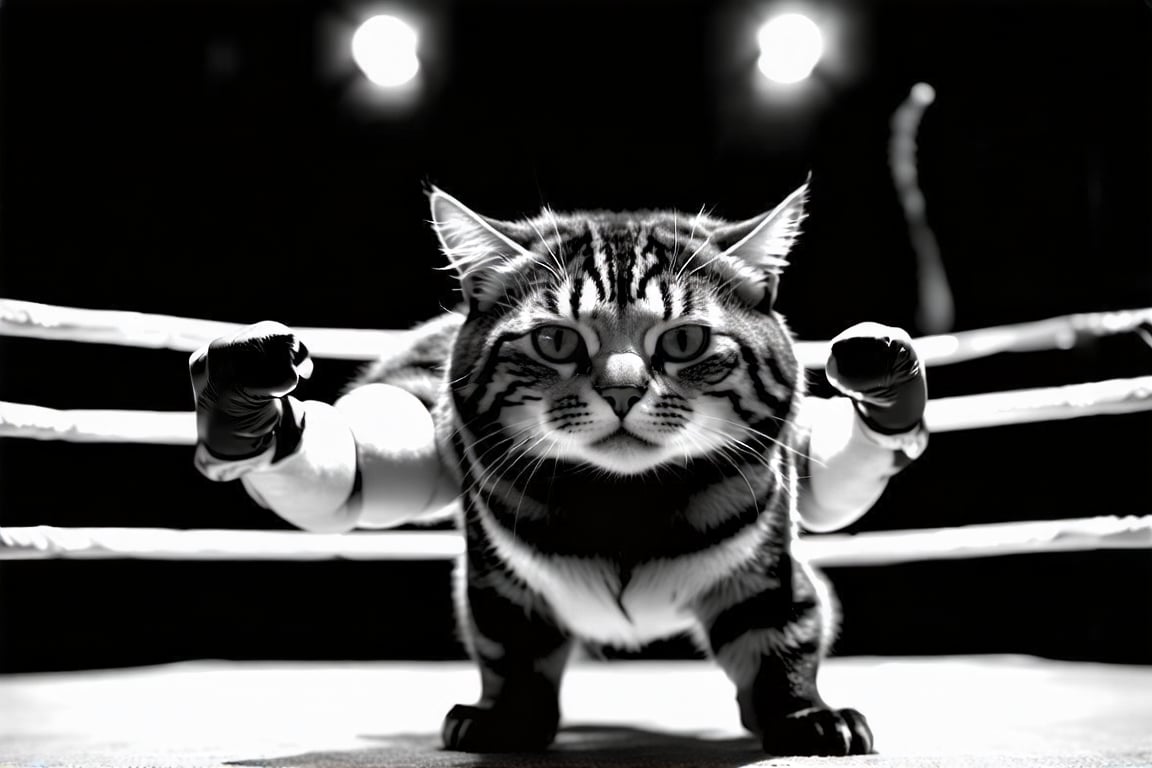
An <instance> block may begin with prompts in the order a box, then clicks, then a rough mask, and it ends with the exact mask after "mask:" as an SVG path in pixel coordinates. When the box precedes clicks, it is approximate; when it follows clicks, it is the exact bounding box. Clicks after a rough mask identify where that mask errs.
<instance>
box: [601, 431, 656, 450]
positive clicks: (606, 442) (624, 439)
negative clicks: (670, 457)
mask: <svg viewBox="0 0 1152 768" xmlns="http://www.w3.org/2000/svg"><path fill="white" fill-rule="evenodd" d="M592 447H593V448H597V449H600V450H609V451H613V450H615V451H635V450H647V449H650V448H658V447H659V446H657V445H656V444H655V443H652V442H649V441H648V440H645V439H644V438H642V437H638V436H637V435H634V434H632V433H631V432H629V431H628V430H627V429H625V428H624V427H620V428H619V429H617V430H616V431H615V432H613V433H612V434H610V435H608V436H607V437H602V438H600V439H599V440H597V441H596V442H594V443H592Z"/></svg>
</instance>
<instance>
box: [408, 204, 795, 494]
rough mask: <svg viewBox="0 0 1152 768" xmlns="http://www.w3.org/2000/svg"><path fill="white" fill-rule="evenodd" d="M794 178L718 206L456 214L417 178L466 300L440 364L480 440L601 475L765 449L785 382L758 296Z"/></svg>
mask: <svg viewBox="0 0 1152 768" xmlns="http://www.w3.org/2000/svg"><path fill="white" fill-rule="evenodd" d="M806 195H807V185H805V186H802V187H800V188H799V189H797V190H796V191H795V192H793V193H792V194H791V195H789V196H788V197H787V198H786V199H785V200H784V201H783V202H782V203H780V205H778V206H777V207H776V208H775V209H773V210H772V211H770V212H768V213H765V214H762V215H760V216H757V217H754V218H752V219H750V220H748V221H743V222H738V223H728V222H724V221H721V220H719V219H716V218H714V217H711V216H707V215H704V214H695V215H693V214H688V215H686V214H683V213H677V212H639V213H607V212H578V213H569V214H556V213H552V212H551V211H549V210H547V209H546V210H544V211H543V212H542V213H541V214H540V215H539V216H537V217H535V218H533V219H528V220H522V221H514V222H510V221H497V220H493V219H490V218H486V217H483V216H481V215H479V214H477V213H474V212H473V211H471V210H470V209H468V208H467V207H466V206H464V205H463V204H462V203H461V202H460V201H458V200H456V199H455V198H453V197H451V196H450V195H447V194H445V193H444V192H442V191H440V190H438V189H434V190H433V191H432V194H431V205H432V218H433V224H434V226H435V229H436V232H437V234H438V235H439V237H440V241H441V244H442V246H443V249H444V252H445V254H446V255H447V257H448V261H449V263H450V264H451V266H452V267H453V268H454V269H455V271H456V273H457V274H458V276H459V278H460V282H461V287H462V290H463V293H464V296H465V299H466V301H467V303H468V317H467V320H466V322H465V323H464V326H463V327H462V329H461V330H460V333H459V335H458V337H457V341H456V345H455V348H454V350H453V353H452V361H451V366H450V381H451V387H452V394H453V398H454V401H455V404H456V408H457V410H458V411H459V415H460V419H461V424H462V429H463V431H464V434H465V436H466V437H467V438H470V439H471V440H472V442H473V443H474V444H479V443H481V442H482V443H483V444H484V446H483V447H484V450H485V451H487V452H489V454H488V456H487V457H486V458H485V459H482V463H485V464H492V463H494V457H495V456H500V457H506V456H520V457H521V458H524V457H527V458H539V459H540V460H541V461H546V460H548V459H556V460H559V461H562V462H573V463H577V464H582V465H585V466H591V467H596V468H599V469H601V470H604V471H606V472H609V473H612V474H616V475H637V474H640V473H643V472H647V471H649V470H652V469H654V468H656V467H658V466H661V465H665V464H677V463H679V464H684V463H686V462H688V461H689V460H691V459H694V458H700V457H708V458H714V459H715V460H717V461H724V459H725V457H726V456H727V457H728V458H737V457H739V455H740V454H744V457H743V458H745V459H747V458H749V456H748V454H750V453H755V454H758V455H761V456H767V455H768V454H769V452H770V451H772V450H774V447H773V446H774V445H775V444H776V442H777V438H778V436H779V435H780V432H781V430H782V429H783V428H784V425H785V424H786V423H787V419H788V418H789V414H790V413H791V411H792V408H793V405H794V403H795V399H796V396H797V393H798V392H799V391H800V390H801V389H802V387H803V373H802V369H801V367H800V366H799V364H798V363H797V360H796V356H795V354H794V351H793V346H792V340H791V337H790V334H789V332H788V329H787V327H786V326H785V324H784V321H783V319H782V318H781V317H780V316H779V315H778V314H777V313H776V312H774V311H773V309H772V305H773V301H774V299H775V295H776V288H777V282H778V280H779V277H780V274H781V271H782V269H783V267H784V266H785V264H786V256H787V254H788V252H789V250H790V249H791V247H792V244H793V241H794V240H795V238H796V236H797V234H798V232H799V224H800V221H801V220H802V219H803V217H804V204H805V198H806Z"/></svg>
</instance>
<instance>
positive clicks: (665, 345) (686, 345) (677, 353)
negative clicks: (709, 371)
mask: <svg viewBox="0 0 1152 768" xmlns="http://www.w3.org/2000/svg"><path fill="white" fill-rule="evenodd" d="M710 338H711V333H710V332H709V330H708V326H706V325H679V326H676V327H675V328H672V329H670V330H667V331H664V333H663V334H661V335H660V341H659V342H657V348H658V349H659V351H660V354H661V355H663V356H664V359H666V360H671V361H672V362H674V363H683V362H685V361H688V360H691V359H692V358H694V357H699V356H700V355H701V354H703V352H704V350H706V349H708V341H709V339H710Z"/></svg>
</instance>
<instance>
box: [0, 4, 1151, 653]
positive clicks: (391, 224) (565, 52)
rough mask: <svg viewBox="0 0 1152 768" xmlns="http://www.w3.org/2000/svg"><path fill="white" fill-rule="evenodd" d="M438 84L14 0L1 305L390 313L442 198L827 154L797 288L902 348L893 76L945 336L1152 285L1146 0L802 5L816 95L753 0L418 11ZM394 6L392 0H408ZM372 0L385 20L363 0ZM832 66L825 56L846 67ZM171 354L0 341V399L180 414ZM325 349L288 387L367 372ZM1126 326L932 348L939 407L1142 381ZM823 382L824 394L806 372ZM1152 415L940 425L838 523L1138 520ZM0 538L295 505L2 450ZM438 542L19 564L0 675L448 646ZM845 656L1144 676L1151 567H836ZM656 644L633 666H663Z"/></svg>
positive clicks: (332, 17) (168, 21) (536, 195)
mask: <svg viewBox="0 0 1152 768" xmlns="http://www.w3.org/2000/svg"><path fill="white" fill-rule="evenodd" d="M409 5H410V6H412V7H411V8H409V9H408V10H409V11H410V15H413V17H414V18H415V19H416V20H417V21H419V22H420V23H421V24H422V25H423V27H424V30H423V37H422V49H421V57H422V63H423V90H422V93H421V94H420V98H419V99H418V100H417V101H416V102H414V103H413V104H412V105H410V107H409V108H408V109H406V110H398V109H385V108H383V107H382V106H381V105H380V104H378V103H374V102H373V101H372V100H371V99H370V98H367V97H366V94H367V89H366V88H365V87H364V84H363V82H362V78H361V77H360V76H359V75H358V73H357V72H355V71H353V69H351V68H350V66H346V62H342V60H341V59H342V57H341V56H340V55H339V53H340V51H342V50H345V48H346V45H347V36H348V35H349V34H350V32H351V30H352V28H353V27H354V26H355V23H356V22H357V21H358V20H359V19H361V18H364V17H365V16H366V15H368V14H369V12H370V11H373V10H377V9H376V8H375V7H373V6H371V5H356V4H352V3H344V4H341V3H336V2H331V3H323V2H315V3H304V2H295V1H294V2H255V1H253V0H247V1H246V2H238V1H237V0H230V1H229V2H223V1H221V2H215V1H213V2H209V1H208V0H203V1H198V2H189V1H184V0H180V1H166V2H155V1H154V0H153V1H151V2H143V1H137V2H125V1H117V2H112V1H110V0H85V1H84V2H71V3H67V2H54V1H50V0H24V1H19V0H7V1H6V2H5V3H4V4H3V5H2V6H0V110H2V115H0V171H2V173H0V295H3V296H4V297H7V298H14V299H22V300H28V301H38V302H46V303H50V304H62V305H69V306H77V307H90V308H105V309H124V310H138V311H143V312H157V313H165V314H173V315H184V316H190V317H203V318H211V319H219V320H230V321H237V322H253V321H256V320H260V319H264V318H275V319H278V320H281V321H283V322H285V323H288V324H290V325H297V326H309V325H316V326H334V327H365V328H369V327H378V328H400V327H405V326H407V325H409V324H411V323H413V322H415V321H417V320H421V319H424V318H427V317H430V316H432V315H433V314H435V313H437V312H438V311H439V308H440V307H441V306H447V305H449V304H450V303H451V302H452V301H453V285H452V281H451V279H450V277H449V276H448V275H447V274H446V273H444V272H440V271H436V270H435V269H434V267H437V266H439V265H440V260H439V256H438V252H437V249H436V245H435V241H434V238H433V237H432V235H431V233H430V232H429V230H428V228H427V225H426V219H427V217H428V214H427V211H426V207H425V206H426V200H425V197H424V193H423V184H424V183H425V182H432V183H436V184H438V185H440V186H442V187H444V188H445V189H446V190H448V191H449V192H451V193H453V194H454V195H456V196H458V197H460V198H462V199H463V200H464V201H465V202H467V203H468V204H470V205H471V206H472V207H474V208H476V209H478V210H480V211H482V212H485V213H488V214H491V215H495V216H506V217H512V216H517V215H521V214H526V213H531V212H534V211H535V210H537V209H538V208H539V206H540V205H541V204H542V203H547V204H549V205H551V206H553V207H554V208H557V209H561V210H562V209H572V208H580V207H605V208H621V209H628V208H644V207H646V208H655V207H677V208H680V209H683V210H689V211H693V212H694V211H696V210H698V209H699V208H700V206H701V205H702V204H704V205H708V206H710V207H712V208H713V209H714V211H715V213H716V214H718V215H722V216H726V217H732V218H737V217H745V216H750V215H752V214H754V213H757V212H759V211H761V210H765V209H767V208H769V207H771V206H772V205H774V204H775V203H776V202H777V201H778V200H779V199H780V198H781V197H782V196H783V195H784V194H785V193H786V192H788V191H790V190H791V189H793V188H794V187H795V186H797V185H798V184H799V183H800V182H801V181H802V180H803V179H804V176H805V174H806V173H807V172H808V171H809V170H811V172H812V173H813V182H812V184H813V187H812V198H811V207H810V212H811V216H810V218H809V220H808V223H807V229H806V234H805V237H804V238H803V239H802V242H801V244H800V245H799V246H798V248H797V250H796V252H795V253H794V257H793V266H792V267H791V268H790V271H789V274H788V275H787V277H786V280H785V282H784V286H783V290H782V294H781V300H780V307H781V309H782V310H783V311H784V312H785V313H786V314H787V315H788V316H789V318H790V320H791V322H792V325H793V327H794V329H795V330H796V331H797V333H798V335H799V336H800V337H801V338H810V339H816V338H827V337H830V336H832V335H834V334H835V333H837V332H839V331H840V330H843V329H844V328H846V327H847V326H848V325H850V324H852V323H854V322H858V321H861V320H866V319H867V320H876V321H880V322H886V323H893V324H899V325H903V326H905V327H907V328H909V329H910V330H912V331H913V332H917V330H918V329H916V327H915V323H914V318H915V310H916V302H915V277H914V275H915V272H914V261H913V258H914V256H913V252H912V250H911V247H910V245H909V241H908V236H907V229H906V224H905V221H904V219H903V217H902V213H901V209H900V207H899V205H898V201H897V197H896V194H895V191H894V188H893V185H892V182H891V177H890V172H889V168H888V160H887V148H888V135H889V119H890V116H891V114H892V112H893V110H894V109H895V108H896V106H897V105H898V104H899V103H900V102H901V101H902V100H903V99H904V97H905V95H906V94H907V92H908V89H909V88H910V87H911V86H912V85H913V84H914V83H915V82H918V81H926V82H929V83H931V84H932V85H933V86H934V87H935V88H936V89H937V92H938V99H937V102H936V103H935V104H934V105H933V106H931V107H930V108H929V109H928V112H927V114H926V116H925V119H924V123H923V126H922V129H921V133H920V172H921V176H922V183H923V187H924V190H925V195H926V198H927V201H928V215H929V220H930V223H931V225H932V226H933V228H934V230H935V233H936V236H937V238H938V240H939V242H940V245H941V249H942V252H943V258H944V261H945V265H946V268H947V271H948V275H949V278H950V280H951V284H952V288H953V291H954V294H955V298H956V310H957V311H956V328H957V329H970V328H979V327H984V326H989V325H996V324H1002V323H1012V322H1019V321H1026V320H1034V319H1041V318H1044V317H1048V316H1052V315H1058V314H1065V313H1072V312H1085V311H1096V310H1107V309H1120V308H1129V307H1139V306H1146V305H1149V304H1152V301H1150V300H1149V293H1150V289H1152V263H1150V260H1149V246H1150V242H1149V240H1150V236H1152V225H1150V224H1149V220H1150V219H1149V211H1150V210H1152V151H1150V138H1149V137H1152V119H1150V110H1149V107H1150V105H1152V35H1150V32H1152V9H1150V8H1149V7H1148V6H1147V5H1146V4H1144V3H1143V2H1140V1H1139V0H1123V1H1121V0H1107V1H1105V0H1083V1H1082V2H1064V3H1054V2H1045V3H1041V2H1032V1H1029V0H1017V1H1016V2H997V3H992V2H933V3H920V2H894V1H893V2H879V1H878V2H873V3H857V4H851V3H826V2H825V3H822V2H818V1H817V0H813V1H812V2H811V3H810V5H809V6H808V7H809V8H811V9H814V12H819V13H824V14H826V15H829V16H831V17H837V16H838V17H839V18H842V19H844V23H843V24H842V28H841V34H840V35H839V36H838V41H837V43H836V46H834V50H833V62H834V63H835V62H836V61H838V62H839V63H838V64H837V65H836V66H830V67H829V68H828V69H827V70H826V71H823V72H821V71H818V73H817V74H818V76H817V78H816V79H815V80H814V81H813V82H811V83H810V84H809V86H808V91H807V97H806V98H803V99H793V98H783V97H782V96H781V94H780V93H779V92H768V91H766V89H765V88H763V87H761V85H760V76H759V74H758V73H757V72H756V70H755V56H756V52H755V32H756V28H757V26H758V25H759V23H760V22H761V21H762V20H763V19H764V18H766V17H767V16H768V14H769V12H770V11H771V10H772V9H773V7H774V6H772V5H771V4H769V3H741V2H705V1H703V0H699V1H696V2H656V1H655V0H651V1H638V0H631V1H628V2H624V1H621V0H614V1H613V2H579V3H576V2H548V3H534V2H455V3H451V2H439V3H428V2H421V3H419V4H417V3H415V2H413V3H410V4H409ZM395 9H396V10H404V9H403V7H402V6H399V5H397V6H395ZM382 10H387V9H382ZM837 57H839V58H838V59H837ZM186 359H187V355H186V354H184V353H179V352H167V351H150V350H135V349H129V348H118V347H105V346H99V345H83V344H74V343H64V342H40V341H31V340H22V339H0V399H3V400H8V401H15V402H26V403H33V404H38V405H45V406H51V407H57V408H68V407H86V408H124V409H160V410H188V409H190V408H191V405H192V403H191V397H190V387H189V384H188V381H187V374H186ZM355 368H356V366H355V365H354V364H350V363H341V362H335V361H320V364H319V366H318V370H317V374H316V376H315V377H314V379H313V381H312V382H311V383H310V384H309V385H308V389H306V390H305V391H304V393H303V394H304V396H305V397H313V398H316V399H322V400H323V399H328V400H330V399H332V398H333V397H334V396H335V395H336V393H337V390H338V388H339V387H340V386H341V384H342V383H343V382H344V381H345V380H346V379H347V378H348V377H349V376H350V375H351V374H352V373H353V372H354V371H355ZM1150 368H1152V349H1149V348H1148V346H1147V345H1146V344H1144V343H1143V342H1142V341H1141V340H1140V339H1138V338H1136V337H1132V336H1125V337H1117V338H1111V339H1106V340H1103V341H1101V342H1097V343H1093V344H1089V345H1085V346H1081V347H1078V348H1076V349H1073V350H1069V351H1060V352H1043V353H1032V354H1026V355H1014V356H1000V357H996V358H991V359H986V360H982V361H979V362H972V363H966V364H962V365H956V366H950V367H947V368H944V367H941V368H938V369H933V370H932V371H931V386H932V391H933V394H934V395H936V396H948V395H955V394H963V393H972V392H984V391H993V390H998V389H1011V388H1017V387H1026V386H1045V385H1054V384H1061V383H1070V382H1078V381H1092V380H1098V379H1104V378H1109V377H1115V376H1134V375H1142V374H1146V373H1147V372H1148V371H1149V369H1150ZM817 388H818V389H819V383H818V384H817ZM1150 466H1152V419H1150V417H1149V416H1147V415H1144V414H1140V415H1131V416H1124V417H1097V418H1089V419H1081V420H1076V421H1068V422H1061V423H1046V424H1037V425H1027V426H1012V427H1001V428H996V429H983V430H974V431H968V432H959V433H949V434H941V435H937V436H935V437H934V438H933V440H932V445H931V447H930V449H929V451H928V453H927V454H926V455H925V456H924V457H923V458H922V459H921V460H920V461H918V462H917V463H916V464H914V465H913V466H912V467H910V468H909V469H908V470H906V471H905V473H904V474H903V475H901V476H900V477H899V478H898V479H897V480H895V481H894V482H893V483H892V485H891V486H890V488H889V490H888V492H887V494H886V495H885V497H884V498H883V499H882V500H881V502H880V503H879V504H878V506H877V507H876V508H875V509H874V510H873V511H872V512H871V513H870V514H869V515H868V516H867V517H866V518H865V519H864V520H863V521H861V522H860V523H858V524H857V525H855V526H853V528H852V529H851V530H882V529H894V528H918V527H936V526H952V525H963V524H967V523H985V522H998V521H1012V520H1035V519H1054V518H1064V517H1084V516H1093V515H1103V514H1145V513H1147V512H1148V511H1149V510H1148V502H1149V499H1152V473H1150V472H1149V467H1150ZM0 524H3V525H36V524H49V525H61V526H160V527H171V528H228V527H235V528H257V529H260V528H263V529H268V528H287V527H288V526H287V525H286V524H284V523H283V522H281V521H280V520H279V519H278V518H276V517H275V516H274V515H272V513H270V512H267V511H265V510H262V509H260V508H259V507H257V506H256V505H255V504H254V503H253V502H251V501H249V500H248V498H247V496H246V495H245V494H244V492H243V490H242V489H241V488H240V487H239V485H238V484H232V485H223V486H222V485H215V484H212V483H209V482H208V481H207V480H205V479H203V478H202V477H200V476H199V475H198V474H197V473H196V472H195V470H194V469H193V467H192V463H191V451H190V449H187V448H177V447H155V446H143V445H141V446H132V445H114V446H101V447H97V446H92V445H71V444H66V443H42V442H38V441H32V440H17V439H3V440H0ZM449 570H450V566H449V565H448V564H446V563H430V564H414V563H359V564H352V563H315V564H302V563H216V564H211V563H166V562H134V561H92V562H74V561H73V562H69V561H55V562H6V563H0V671H25V670H43V669H62V668H78V667H89V666H115V665H128V664H141V663H153V662H162V661H167V660H172V659H184V658H199V657H220V658H332V659H376V658H446V657H447V658H455V657H461V656H462V655H463V651H462V649H461V648H460V646H459V645H458V643H457V642H456V640H455V638H454V634H453V630H452V617H451V605H450V599H449ZM830 576H831V578H832V580H833V581H834V583H835V586H836V588H837V589H838V591H839V593H840V596H841V599H842V602H843V606H844V612H845V615H846V621H845V626H844V630H843V633H842V636H841V640H840V642H839V643H838V646H837V650H838V652H839V653H841V654H845V655H852V654H876V655H885V654H935V653H975V652H979V653H983V652H1013V653H1034V654H1041V655H1044V656H1049V657H1056V658H1071V659H1096V660H1103V661H1113V662H1142V663H1150V662H1152V556H1150V555H1149V553H1148V552H1147V551H1141V550H1134V551H1106V552H1099V553H1076V554H1073V553H1067V554H1047V555H1029V556H1021V557H1006V558H992V559H981V560H970V561H944V562H932V563H923V564H910V565H900V566H891V567H873V568H852V569H834V570H832V571H831V572H830ZM687 652H689V651H688V647H687V646H686V645H684V644H680V643H667V644H663V645H661V646H658V647H656V648H654V649H652V650H651V651H649V652H648V653H649V654H650V655H679V654H683V653H687Z"/></svg>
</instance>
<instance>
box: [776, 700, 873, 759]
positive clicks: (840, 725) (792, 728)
mask: <svg viewBox="0 0 1152 768" xmlns="http://www.w3.org/2000/svg"><path fill="white" fill-rule="evenodd" d="M762 744H763V746H764V751H765V752H767V753H768V754H771V755H824V756H839V755H867V754H871V753H872V730H871V729H870V728H869V727H868V721H867V720H865V719H864V715H862V714H860V713H859V712H857V711H856V710H854V709H827V708H824V707H813V708H812V709H804V710H801V711H799V712H793V713H792V714H790V715H788V716H787V717H784V718H781V719H780V720H777V721H775V722H773V723H770V724H768V725H767V726H766V727H765V728H764V736H763V738H762Z"/></svg>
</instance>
